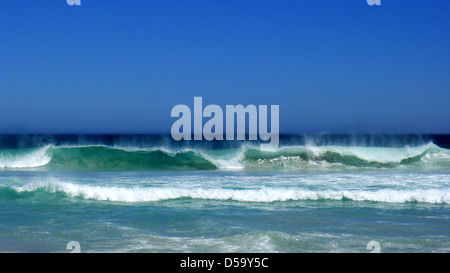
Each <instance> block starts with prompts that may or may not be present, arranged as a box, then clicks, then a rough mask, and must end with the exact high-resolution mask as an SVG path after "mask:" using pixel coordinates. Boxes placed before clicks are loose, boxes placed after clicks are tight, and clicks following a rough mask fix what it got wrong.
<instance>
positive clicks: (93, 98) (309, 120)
mask: <svg viewBox="0 0 450 273" xmlns="http://www.w3.org/2000/svg"><path fill="white" fill-rule="evenodd" d="M449 14H450V1H429V0H382V5H381V6H369V5H367V3H366V1H365V0H348V1H336V0H334V1H333V0H321V1H317V0H303V1H302V0H277V1H268V0H239V1H237V0H180V1H172V0H167V1H151V0H148V1H128V0H111V1H99V0H82V5H81V6H69V5H67V4H66V1H65V0H51V1H50V0H49V1H32V0H17V1H3V2H2V4H1V5H0V133H161V132H163V133H168V132H170V127H171V125H172V123H173V122H174V121H175V119H174V118H171V117H170V111H171V109H172V107H173V106H175V105H176V104H186V105H189V106H190V107H193V97H194V96H202V97H203V103H204V104H205V105H206V104H218V105H221V106H222V107H223V109H225V105H227V104H232V105H236V104H243V105H247V104H255V105H261V104H265V105H273V104H277V105H279V106H280V131H281V132H284V133H311V132H329V133H353V132H367V133H450V107H449V102H450V77H449V76H450V73H449V72H450V55H449V45H450V31H449V27H450V19H449V18H450V17H449Z"/></svg>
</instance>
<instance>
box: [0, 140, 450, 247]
mask: <svg viewBox="0 0 450 273" xmlns="http://www.w3.org/2000/svg"><path fill="white" fill-rule="evenodd" d="M73 241H75V242H76V244H78V245H79V248H78V249H77V250H78V251H80V252H202V253H203V252H258V253H259V252H271V253H272V252H370V251H372V250H373V249H372V248H371V245H373V244H375V245H377V249H376V250H377V251H380V252H450V136H449V135H281V136H280V146H279V147H278V149H272V150H265V149H261V148H260V143H258V142H251V141H184V142H183V141H180V142H177V141H174V140H172V139H171V137H170V135H143V134H142V135H0V252H70V251H71V250H72V248H71V247H70V245H71V244H73V243H71V244H69V242H73Z"/></svg>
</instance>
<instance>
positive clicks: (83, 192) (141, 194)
mask: <svg viewBox="0 0 450 273" xmlns="http://www.w3.org/2000/svg"><path fill="white" fill-rule="evenodd" d="M14 189H15V190H16V191H18V192H23V191H35V190H39V189H43V190H46V191H49V192H63V193H65V194H67V195H68V196H71V197H81V198H85V199H94V200H101V201H114V202H130V203H134V202H153V201H161V200H170V199H177V198H194V199H213V200H235V201H242V202H275V201H288V200H343V199H349V200H354V201H374V202H387V203H405V202H419V203H436V204H450V191H448V190H436V189H416V190H392V189H383V190H376V191H369V190H322V191H320V190H319V191H313V190H303V189H290V188H261V189H239V190H237V189H222V188H174V187H164V188H152V187H117V186H113V187H110V186H91V185H83V184H74V183H69V182H60V181H49V182H34V183H29V184H26V185H24V186H21V187H14Z"/></svg>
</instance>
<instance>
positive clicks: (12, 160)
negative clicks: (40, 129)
mask: <svg viewBox="0 0 450 273" xmlns="http://www.w3.org/2000/svg"><path fill="white" fill-rule="evenodd" d="M49 148H50V146H46V147H42V148H40V149H37V150H34V151H32V152H29V153H26V154H15V155H12V154H10V155H6V154H3V155H0V168H33V167H40V166H44V165H47V164H48V163H49V162H50V161H51V157H50V156H49V155H48V154H47V150H48V149H49Z"/></svg>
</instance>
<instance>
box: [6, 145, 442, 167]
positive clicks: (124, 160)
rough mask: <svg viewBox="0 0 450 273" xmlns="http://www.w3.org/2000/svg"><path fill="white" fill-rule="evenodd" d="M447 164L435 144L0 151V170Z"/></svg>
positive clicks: (71, 147) (415, 165)
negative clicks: (270, 149) (267, 149)
mask: <svg viewBox="0 0 450 273" xmlns="http://www.w3.org/2000/svg"><path fill="white" fill-rule="evenodd" d="M408 166H409V167H414V168H444V169H449V168H450V150H448V149H444V148H440V147H438V146H436V145H435V144H433V143H428V144H425V145H421V146H411V147H410V146H404V147H362V146H314V145H305V146H284V147H280V148H278V149H276V150H273V151H266V150H261V149H260V148H259V147H256V146H251V145H243V146H241V147H237V148H228V149H201V148H183V149H180V148H178V149H175V148H170V147H169V148H166V147H163V148H148V149H145V148H137V147H115V146H106V145H84V146H83V145H80V146H54V145H47V146H44V147H41V148H35V149H11V150H7V149H4V150H0V169H10V168H13V169H27V168H38V167H41V168H50V169H62V170H209V169H247V170H255V169H256V170H257V169H308V168H317V169H329V168H348V167H349V168H355V167H356V168H395V167H408Z"/></svg>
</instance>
